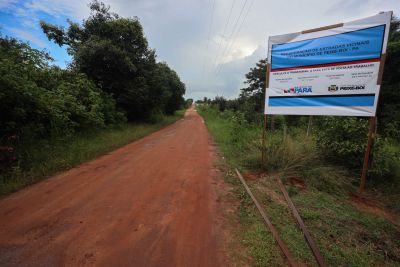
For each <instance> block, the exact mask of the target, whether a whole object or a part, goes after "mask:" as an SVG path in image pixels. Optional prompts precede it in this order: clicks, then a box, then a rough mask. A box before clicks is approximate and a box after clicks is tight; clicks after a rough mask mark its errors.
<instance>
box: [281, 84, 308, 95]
mask: <svg viewBox="0 0 400 267" xmlns="http://www.w3.org/2000/svg"><path fill="white" fill-rule="evenodd" d="M283 92H284V93H285V94H304V93H312V87H311V86H295V87H292V88H289V89H287V90H283Z"/></svg>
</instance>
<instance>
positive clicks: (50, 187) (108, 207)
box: [0, 108, 221, 266]
mask: <svg viewBox="0 0 400 267" xmlns="http://www.w3.org/2000/svg"><path fill="white" fill-rule="evenodd" d="M212 169H213V152H212V150H211V149H210V143H209V138H208V133H207V129H206V127H205V125H204V122H203V120H202V118H201V117H200V116H199V115H198V114H197V112H196V111H195V110H194V109H193V108H191V109H189V110H188V111H187V112H186V116H185V117H184V118H183V119H182V120H179V121H178V122H177V123H175V124H173V125H171V126H168V127H166V128H164V129H162V130H160V131H158V132H156V133H153V134H151V135H149V136H147V137H145V138H143V139H141V140H139V141H136V142H134V143H131V144H129V145H126V146H124V147H122V148H120V149H118V150H115V151H113V152H111V153H109V154H107V155H105V156H103V157H100V158H98V159H96V160H93V161H90V162H88V163H85V164H83V165H81V166H79V167H77V168H74V169H71V170H70V171H68V172H65V173H63V174H60V175H57V176H55V177H52V178H50V179H47V180H45V181H43V182H40V183H38V184H36V185H33V186H31V187H28V188H26V189H23V190H21V191H19V192H17V193H14V194H11V195H9V196H7V197H5V198H3V199H1V200H0V214H1V218H0V262H1V266H219V265H221V264H220V262H221V256H220V254H221V249H220V244H219V238H218V235H219V233H218V232H219V231H218V229H216V228H217V226H216V225H215V220H216V196H215V195H216V194H215V192H214V188H213V179H214V178H215V177H214V176H215V174H213V171H212Z"/></svg>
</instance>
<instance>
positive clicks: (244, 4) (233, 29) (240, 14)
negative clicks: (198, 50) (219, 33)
mask: <svg viewBox="0 0 400 267" xmlns="http://www.w3.org/2000/svg"><path fill="white" fill-rule="evenodd" d="M247 1H248V0H246V1H244V3H243V5H242V8H241V10H240V13H239V16H238V17H237V19H236V21H235V24H234V26H233V28H232V32H231V34H230V35H229V38H228V40H229V39H232V36H233V34H234V33H235V31H236V28H237V25H238V23H239V20H240V18H241V17H242V14H243V10H244V8H245V6H246V4H247ZM231 41H232V40H231ZM231 41H229V42H228V43H227V44H226V45H225V49H224V50H223V53H222V57H221V59H223V58H224V56H225V53H226V50H227V48H228V46H229V45H230V43H231ZM218 59H220V57H219V56H218ZM220 65H221V64H218V66H217V68H218V67H219V66H220Z"/></svg>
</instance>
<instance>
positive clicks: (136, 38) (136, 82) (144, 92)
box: [41, 1, 184, 120]
mask: <svg viewBox="0 0 400 267" xmlns="http://www.w3.org/2000/svg"><path fill="white" fill-rule="evenodd" d="M89 7H90V10H91V13H90V16H89V18H87V19H86V20H84V21H83V23H82V25H79V24H78V23H74V22H71V21H68V22H69V27H68V29H64V28H63V27H60V26H55V25H52V24H49V23H46V22H43V21H42V22H41V27H42V29H43V32H44V33H45V34H46V35H47V37H48V38H49V40H53V41H54V42H55V43H57V44H58V45H60V46H63V45H67V46H68V53H69V54H71V55H72V56H73V64H72V65H73V67H76V68H78V69H79V70H80V71H82V72H84V73H86V74H87V75H88V77H89V78H91V79H92V80H94V82H95V83H96V85H97V86H98V87H99V88H101V89H102V90H103V91H105V92H108V93H110V94H112V95H113V97H114V98H115V99H116V101H117V104H118V106H119V107H121V108H123V109H124V110H125V111H126V113H127V116H128V119H130V120H135V119H138V118H144V117H146V116H149V115H150V114H151V113H152V112H153V108H154V105H152V103H153V102H154V101H153V100H152V99H151V88H150V87H151V80H152V76H153V74H154V72H155V70H156V69H157V65H156V55H155V51H154V50H152V49H150V48H149V46H148V42H147V39H146V38H145V36H144V33H143V28H142V25H141V24H140V22H139V20H138V18H137V17H133V18H121V17H119V16H118V15H117V14H114V13H111V12H110V7H109V6H106V5H104V3H101V2H98V1H93V2H91V3H90V4H89ZM178 79H179V78H178ZM183 93H184V92H183ZM183 93H182V92H181V95H180V96H182V94H183ZM153 97H157V98H162V96H161V95H160V96H154V95H153Z"/></svg>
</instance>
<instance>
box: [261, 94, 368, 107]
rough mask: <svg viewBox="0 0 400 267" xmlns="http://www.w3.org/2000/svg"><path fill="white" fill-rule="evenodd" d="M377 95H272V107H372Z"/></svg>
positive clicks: (270, 101) (270, 103)
mask: <svg viewBox="0 0 400 267" xmlns="http://www.w3.org/2000/svg"><path fill="white" fill-rule="evenodd" d="M374 101H375V96H373V95H359V96H343V95H342V96H320V97H315V96H314V97H276V98H273V97H270V98H269V102H268V105H269V106H270V107H279V106H280V107H295V106H298V107H313V106H337V107H350V106H354V107H372V106H374Z"/></svg>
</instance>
